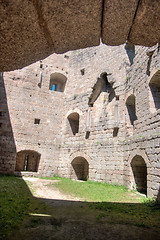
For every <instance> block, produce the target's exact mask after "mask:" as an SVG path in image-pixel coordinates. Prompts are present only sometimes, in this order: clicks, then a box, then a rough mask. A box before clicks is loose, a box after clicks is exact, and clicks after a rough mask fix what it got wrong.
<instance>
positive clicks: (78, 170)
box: [71, 157, 89, 181]
mask: <svg viewBox="0 0 160 240" xmlns="http://www.w3.org/2000/svg"><path fill="white" fill-rule="evenodd" d="M71 165H72V174H71V178H73V179H75V178H76V179H78V180H83V181H87V179H88V176H89V164H88V162H87V160H86V159H85V158H83V157H76V158H75V159H74V160H73V161H72V163H71Z"/></svg>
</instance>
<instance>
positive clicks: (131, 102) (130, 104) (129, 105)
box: [126, 94, 137, 126]
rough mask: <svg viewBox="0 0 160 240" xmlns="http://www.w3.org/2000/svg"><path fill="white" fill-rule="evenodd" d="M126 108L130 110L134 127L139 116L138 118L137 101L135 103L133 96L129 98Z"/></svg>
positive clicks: (130, 117) (129, 113)
mask: <svg viewBox="0 0 160 240" xmlns="http://www.w3.org/2000/svg"><path fill="white" fill-rule="evenodd" d="M126 107H127V110H128V115H129V119H130V123H131V125H133V126H134V121H135V120H137V116H136V101H135V96H134V95H133V94H131V95H130V96H129V97H128V98H127V100H126Z"/></svg>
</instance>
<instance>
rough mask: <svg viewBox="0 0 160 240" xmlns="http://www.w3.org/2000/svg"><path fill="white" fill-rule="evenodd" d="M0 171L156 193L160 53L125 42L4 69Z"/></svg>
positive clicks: (159, 190)
mask: <svg viewBox="0 0 160 240" xmlns="http://www.w3.org/2000/svg"><path fill="white" fill-rule="evenodd" d="M0 143H1V145H0V146H1V149H0V151H1V156H0V172H2V173H10V172H12V173H15V174H23V172H25V174H29V175H45V176H53V175H54V174H59V175H60V176H63V177H69V178H73V179H79V180H84V181H85V180H87V179H91V180H93V181H107V182H109V183H118V184H125V185H127V186H128V187H129V188H131V189H133V188H136V189H137V190H138V191H139V192H141V193H145V194H147V196H150V197H156V198H157V199H159V198H160V52H159V46H158V45H155V46H154V47H152V48H147V47H138V46H133V45H132V44H129V43H127V44H126V45H121V46H119V47H108V46H105V45H100V46H99V47H92V48H87V49H85V50H77V51H73V52H67V53H66V54H64V55H56V54H53V55H51V56H50V57H48V58H46V59H44V60H43V61H40V62H36V63H34V64H32V65H30V66H28V67H25V68H23V69H22V70H16V71H13V72H8V73H7V72H6V73H3V74H1V80H0Z"/></svg>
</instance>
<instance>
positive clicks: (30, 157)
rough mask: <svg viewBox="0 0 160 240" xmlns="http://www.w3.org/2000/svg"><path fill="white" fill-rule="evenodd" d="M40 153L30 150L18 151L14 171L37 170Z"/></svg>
mask: <svg viewBox="0 0 160 240" xmlns="http://www.w3.org/2000/svg"><path fill="white" fill-rule="evenodd" d="M40 157H41V154H39V153H38V152H35V151H32V150H24V151H20V152H18V153H17V154H16V167H15V171H18V172H19V171H28V172H37V171H38V167H39V161H40Z"/></svg>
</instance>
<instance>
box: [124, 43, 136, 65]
mask: <svg viewBox="0 0 160 240" xmlns="http://www.w3.org/2000/svg"><path fill="white" fill-rule="evenodd" d="M125 50H126V53H127V55H128V58H129V61H130V64H131V65H132V64H133V60H134V58H135V55H136V54H135V46H134V45H133V44H132V43H129V42H127V43H126V45H125Z"/></svg>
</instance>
